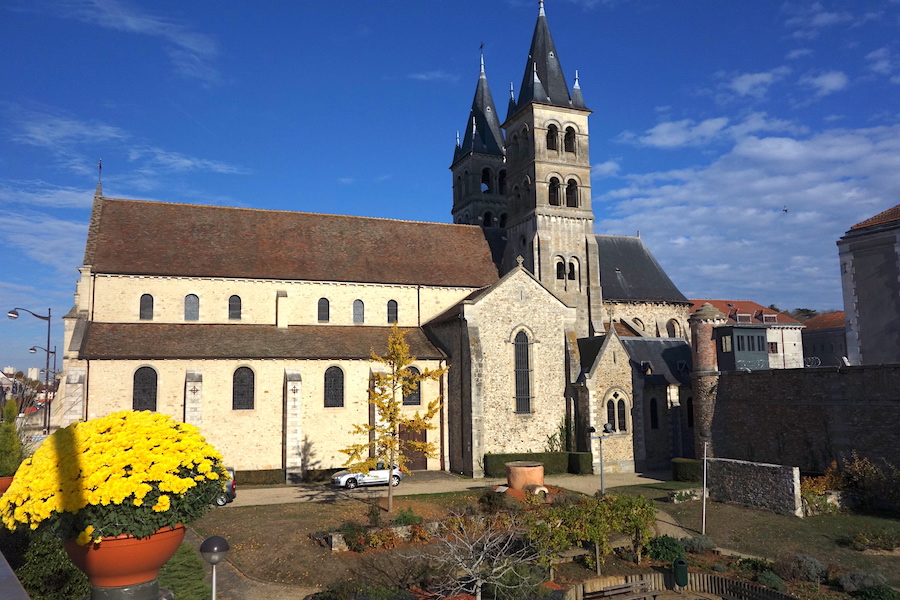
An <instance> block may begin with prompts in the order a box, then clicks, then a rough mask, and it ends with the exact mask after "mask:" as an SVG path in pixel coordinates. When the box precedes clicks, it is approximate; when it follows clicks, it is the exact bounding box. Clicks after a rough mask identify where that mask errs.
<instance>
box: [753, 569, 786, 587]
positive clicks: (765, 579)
mask: <svg viewBox="0 0 900 600" xmlns="http://www.w3.org/2000/svg"><path fill="white" fill-rule="evenodd" d="M756 581H757V582H759V583H760V584H762V585H764V586H766V587H767V588H772V589H773V590H776V591H778V592H786V591H787V586H786V585H785V584H784V582H783V581H782V580H781V577H779V576H778V575H776V574H775V573H773V572H772V571H763V572H762V573H760V574H759V575H757V576H756Z"/></svg>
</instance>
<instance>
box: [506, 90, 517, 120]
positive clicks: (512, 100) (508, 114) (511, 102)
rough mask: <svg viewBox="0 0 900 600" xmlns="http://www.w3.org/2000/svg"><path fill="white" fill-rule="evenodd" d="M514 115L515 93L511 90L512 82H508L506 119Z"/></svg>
mask: <svg viewBox="0 0 900 600" xmlns="http://www.w3.org/2000/svg"><path fill="white" fill-rule="evenodd" d="M514 114H516V91H515V89H513V82H512V81H510V82H509V105H508V106H507V107H506V118H507V119H509V118H510V117H511V116H513V115H514Z"/></svg>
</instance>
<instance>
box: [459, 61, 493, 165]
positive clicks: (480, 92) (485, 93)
mask: <svg viewBox="0 0 900 600" xmlns="http://www.w3.org/2000/svg"><path fill="white" fill-rule="evenodd" d="M469 115H470V118H469V122H468V123H467V125H466V133H465V135H464V136H463V141H462V145H461V146H460V147H459V151H458V152H457V153H456V155H455V156H454V161H455V160H456V159H457V158H459V157H460V156H462V155H464V154H466V153H469V152H480V153H482V154H498V155H501V156H502V155H503V154H505V153H506V149H505V147H504V142H503V133H502V131H501V129H500V119H499V117H498V116H497V109H496V107H494V99H493V98H492V97H491V88H490V86H488V81H487V76H486V75H485V73H484V55H483V54H482V55H481V72H480V73H479V75H478V85H477V86H476V87H475V98H474V99H473V100H472V109H471V111H469Z"/></svg>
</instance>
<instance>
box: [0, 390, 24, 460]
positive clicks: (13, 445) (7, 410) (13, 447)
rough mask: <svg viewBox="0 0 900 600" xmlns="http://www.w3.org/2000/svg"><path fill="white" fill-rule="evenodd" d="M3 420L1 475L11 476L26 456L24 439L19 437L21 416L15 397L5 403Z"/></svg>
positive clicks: (0, 454)
mask: <svg viewBox="0 0 900 600" xmlns="http://www.w3.org/2000/svg"><path fill="white" fill-rule="evenodd" d="M2 416H3V422H2V423H0V477H9V476H11V475H15V474H16V470H17V469H18V468H19V465H20V464H22V459H23V458H24V456H23V453H22V441H21V439H20V438H19V430H18V427H16V417H18V416H19V406H18V404H16V401H15V399H13V398H10V399H9V400H7V401H6V404H4V405H3V412H2Z"/></svg>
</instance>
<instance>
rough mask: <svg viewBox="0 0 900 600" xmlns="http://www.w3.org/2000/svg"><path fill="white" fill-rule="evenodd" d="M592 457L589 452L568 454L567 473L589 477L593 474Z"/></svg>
mask: <svg viewBox="0 0 900 600" xmlns="http://www.w3.org/2000/svg"><path fill="white" fill-rule="evenodd" d="M593 462H594V455H593V454H591V453H590V452H569V473H572V474H573V475H590V474H592V473H593V472H594V464H593Z"/></svg>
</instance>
